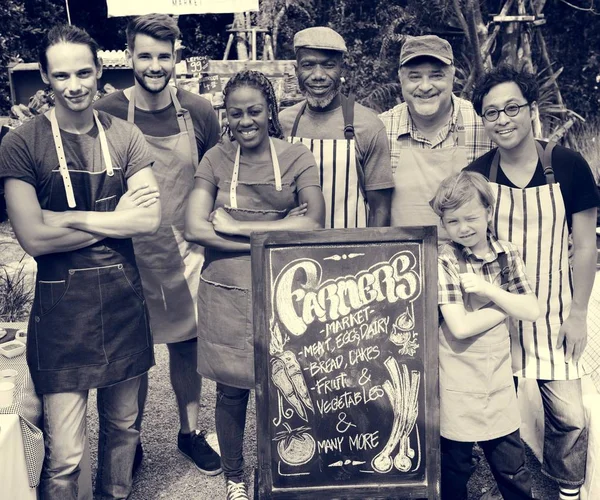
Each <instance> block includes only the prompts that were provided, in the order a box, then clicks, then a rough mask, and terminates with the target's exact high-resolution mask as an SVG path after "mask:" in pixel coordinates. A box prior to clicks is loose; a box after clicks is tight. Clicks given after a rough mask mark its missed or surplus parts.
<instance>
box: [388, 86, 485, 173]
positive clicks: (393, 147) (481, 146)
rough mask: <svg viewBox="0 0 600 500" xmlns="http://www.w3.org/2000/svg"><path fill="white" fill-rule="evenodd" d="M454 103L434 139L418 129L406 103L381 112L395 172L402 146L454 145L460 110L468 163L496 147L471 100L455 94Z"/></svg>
mask: <svg viewBox="0 0 600 500" xmlns="http://www.w3.org/2000/svg"><path fill="white" fill-rule="evenodd" d="M452 104H453V112H452V117H451V118H450V121H449V122H448V123H447V124H446V125H445V126H444V127H443V128H442V129H441V130H440V132H439V133H438V135H437V137H436V138H435V139H434V140H433V142H432V141H430V140H429V139H427V138H426V137H425V136H424V135H423V134H421V133H420V132H419V130H418V129H417V126H416V125H415V123H414V122H413V119H412V117H411V116H410V112H409V110H408V105H407V104H406V103H405V102H403V103H402V104H398V105H397V106H395V107H393V108H392V109H390V110H388V111H386V112H385V113H382V114H381V115H379V118H381V121H382V122H383V124H384V125H385V129H386V133H387V139H388V141H389V148H390V151H391V153H392V171H393V172H395V171H396V169H397V168H398V165H397V164H396V163H397V161H398V157H399V152H400V150H401V149H408V148H416V149H443V148H453V147H455V142H454V135H453V132H454V130H455V128H456V127H457V122H458V114H459V111H460V114H461V116H462V121H463V125H464V127H465V147H466V148H467V164H469V163H471V162H472V161H473V160H475V158H477V157H479V156H481V155H482V154H484V153H486V152H488V151H489V150H490V149H491V148H492V147H493V144H492V142H491V141H490V139H489V138H488V136H487V133H486V132H485V129H484V127H483V123H482V121H481V118H480V117H479V116H477V113H476V112H475V110H474V109H473V105H472V104H471V103H470V102H469V101H467V100H465V99H461V98H460V97H456V96H455V95H452ZM395 162H396V163H395ZM465 166H466V165H465Z"/></svg>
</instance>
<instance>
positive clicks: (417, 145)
mask: <svg viewBox="0 0 600 500" xmlns="http://www.w3.org/2000/svg"><path fill="white" fill-rule="evenodd" d="M454 73H455V68H454V54H453V52H452V46H451V45H450V43H448V41H447V40H444V39H443V38H440V37H438V36H435V35H423V36H407V37H406V40H405V42H404V44H403V45H402V49H401V52H400V70H399V71H398V76H399V78H400V84H401V86H402V97H403V99H404V102H403V103H402V104H399V105H398V106H396V107H394V108H392V109H390V110H389V111H386V112H385V113H383V114H381V115H379V118H381V120H382V121H383V123H384V124H385V127H386V130H387V134H388V140H389V148H390V151H391V155H392V171H393V173H394V181H395V185H396V187H395V189H394V193H393V198H392V208H391V224H392V226H404V225H407V226H422V225H430V224H431V225H437V226H438V236H439V238H440V239H441V240H442V241H443V240H444V239H446V238H447V237H446V232H445V231H444V230H443V228H442V227H441V226H440V224H439V217H438V216H437V215H436V214H435V213H434V212H433V210H431V208H430V206H429V200H431V198H433V195H434V194H435V192H436V190H437V188H438V186H439V184H440V182H441V181H442V180H443V179H445V178H446V177H448V176H449V175H451V174H454V173H457V172H460V171H461V170H462V169H463V168H465V167H466V166H467V165H468V164H469V163H471V162H472V161H473V160H475V159H476V158H478V157H479V156H481V155H482V154H484V153H487V152H488V151H489V150H490V149H491V148H492V143H491V141H490V140H489V139H488V137H487V134H486V132H485V130H484V127H483V124H482V122H481V118H479V116H477V114H476V113H475V110H474V109H473V106H472V105H471V103H470V102H469V101H467V100H465V99H461V98H459V97H456V96H455V95H454V94H453V93H452V85H453V83H454Z"/></svg>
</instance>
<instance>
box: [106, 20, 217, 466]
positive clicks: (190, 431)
mask: <svg viewBox="0 0 600 500" xmlns="http://www.w3.org/2000/svg"><path fill="white" fill-rule="evenodd" d="M179 35H180V32H179V28H178V27H177V23H176V22H175V20H174V19H173V18H171V17H170V16H167V15H161V14H150V15H146V16H140V17H137V18H135V19H133V20H132V21H131V22H130V23H129V25H128V27H127V45H128V54H129V57H130V60H131V65H132V67H133V74H134V77H135V83H134V86H133V87H130V88H128V89H125V90H124V91H119V92H115V93H113V94H110V95H108V96H106V97H104V98H102V99H101V100H99V101H98V102H97V104H96V108H97V109H102V110H104V111H106V112H108V113H111V114H112V115H114V116H117V117H119V118H123V119H126V120H127V121H128V122H130V123H135V124H136V125H137V126H138V127H139V128H140V129H141V130H142V132H143V134H144V137H145V138H146V141H147V142H148V145H149V147H150V151H151V152H152V154H153V156H154V166H153V169H152V170H153V172H154V175H155V176H156V179H157V181H158V185H159V187H160V199H161V205H162V224H161V226H160V228H159V230H158V232H157V233H156V234H155V235H152V236H148V237H141V238H134V240H133V242H134V247H135V256H136V259H137V262H138V267H139V269H140V274H141V276H142V283H143V286H144V294H145V296H146V300H147V302H148V309H149V311H150V322H151V325H152V333H153V336H154V342H155V343H166V344H167V348H168V350H169V363H170V376H171V384H172V386H173V389H174V392H175V397H176V399H177V406H178V409H179V422H180V429H179V434H178V438H177V445H178V449H179V451H180V452H181V453H182V454H183V455H184V456H185V457H186V458H188V459H189V460H191V461H192V462H193V463H194V464H195V465H196V467H197V468H198V469H199V470H200V471H201V472H203V473H205V474H208V475H214V474H219V473H220V472H221V465H220V458H219V455H218V454H217V453H216V452H215V451H214V450H213V449H212V448H211V447H210V446H209V445H208V443H207V442H206V439H205V431H198V430H197V429H196V425H197V420H198V409H199V404H200V391H201V388H202V378H201V377H200V375H198V373H197V372H196V366H197V337H196V335H197V327H196V325H197V309H196V304H197V296H198V283H199V279H200V268H201V267H202V263H203V261H204V257H203V249H202V247H200V246H198V245H196V244H194V243H188V242H187V241H185V240H184V238H183V225H184V211H185V204H186V201H187V197H188V195H189V193H190V191H191V190H192V188H193V186H194V173H195V172H196V167H197V166H198V160H199V158H202V156H203V155H204V153H205V152H206V151H207V150H208V149H210V148H211V147H212V146H214V145H215V144H216V143H217V141H218V139H219V124H218V120H217V117H216V115H215V113H214V111H213V109H212V106H211V105H210V103H209V102H208V101H207V100H206V99H204V98H202V97H200V96H197V95H194V94H192V93H190V92H187V91H184V90H181V89H178V90H175V89H174V88H173V87H171V86H170V85H168V82H169V80H170V78H171V76H172V74H173V71H174V69H175V50H174V47H175V41H176V40H177V39H178V38H179ZM147 391H148V379H147V377H146V378H144V379H143V381H142V386H141V389H140V418H139V419H138V428H139V426H141V415H142V414H143V409H144V405H145V402H146V395H147ZM141 458H142V448H141V444H140V447H138V451H137V453H136V466H138V465H139V463H140V461H141Z"/></svg>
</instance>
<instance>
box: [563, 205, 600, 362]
mask: <svg viewBox="0 0 600 500" xmlns="http://www.w3.org/2000/svg"><path fill="white" fill-rule="evenodd" d="M596 210H597V209H596V208H590V209H588V210H584V211H583V212H578V213H575V214H573V259H572V262H573V302H572V303H571V312H570V314H569V316H568V317H567V319H566V320H565V321H564V323H563V324H562V326H561V328H560V330H559V333H558V339H557V343H556V347H557V348H560V347H561V346H562V345H563V343H564V344H565V345H566V353H565V359H566V360H567V361H569V360H570V359H571V358H572V359H573V361H574V362H578V361H579V359H580V358H581V355H582V354H583V351H584V349H585V346H586V343H587V313H588V303H589V300H590V294H591V293H592V287H593V286H594V277H595V276H596V254H597V251H596Z"/></svg>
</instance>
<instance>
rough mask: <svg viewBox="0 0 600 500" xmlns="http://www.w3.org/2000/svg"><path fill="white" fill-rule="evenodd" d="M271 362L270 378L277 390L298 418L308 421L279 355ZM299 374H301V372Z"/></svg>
mask: <svg viewBox="0 0 600 500" xmlns="http://www.w3.org/2000/svg"><path fill="white" fill-rule="evenodd" d="M271 364H272V367H271V379H272V380H273V383H274V384H275V386H276V387H277V388H278V389H279V392H280V393H281V394H282V395H283V397H284V398H285V399H286V401H287V402H288V403H289V404H290V405H291V406H292V407H293V408H294V410H296V412H297V413H298V415H299V416H300V418H302V419H303V420H304V421H307V422H308V420H307V419H306V410H305V409H304V406H303V405H302V401H300V399H298V396H296V392H295V391H294V384H293V383H292V381H291V379H290V378H289V376H288V373H287V372H286V369H285V363H284V361H283V360H282V359H280V358H279V357H274V358H273V359H272V360H271ZM300 375H301V376H302V374H300Z"/></svg>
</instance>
